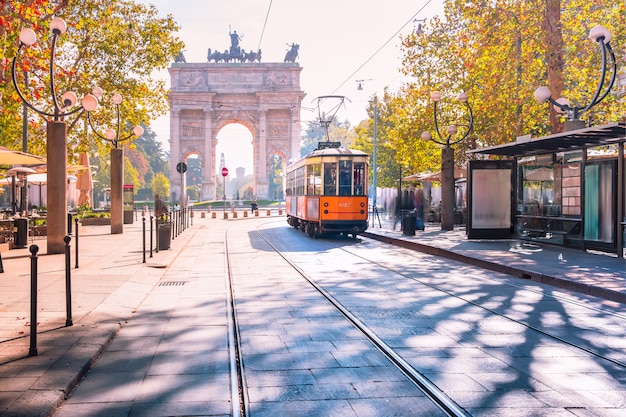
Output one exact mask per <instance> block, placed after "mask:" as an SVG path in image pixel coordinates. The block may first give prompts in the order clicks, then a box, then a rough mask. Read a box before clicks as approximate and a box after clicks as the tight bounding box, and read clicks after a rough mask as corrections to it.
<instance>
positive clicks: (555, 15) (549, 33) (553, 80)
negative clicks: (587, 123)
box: [543, 0, 564, 134]
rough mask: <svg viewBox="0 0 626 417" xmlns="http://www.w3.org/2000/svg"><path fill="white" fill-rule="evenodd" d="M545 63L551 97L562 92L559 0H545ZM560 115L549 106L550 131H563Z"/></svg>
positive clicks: (558, 95)
mask: <svg viewBox="0 0 626 417" xmlns="http://www.w3.org/2000/svg"><path fill="white" fill-rule="evenodd" d="M543 26H544V34H545V38H544V43H545V48H546V63H547V65H548V87H549V88H550V93H551V94H552V98H553V99H555V100H556V99H558V98H560V97H561V96H562V94H563V87H564V81H563V33H562V31H561V0H547V1H546V14H545V20H544V23H543ZM559 118H560V115H559V114H558V113H557V112H556V111H555V110H554V106H550V126H551V127H552V129H551V130H552V133H553V134H554V133H560V132H562V131H563V124H562V123H561V122H560V121H559Z"/></svg>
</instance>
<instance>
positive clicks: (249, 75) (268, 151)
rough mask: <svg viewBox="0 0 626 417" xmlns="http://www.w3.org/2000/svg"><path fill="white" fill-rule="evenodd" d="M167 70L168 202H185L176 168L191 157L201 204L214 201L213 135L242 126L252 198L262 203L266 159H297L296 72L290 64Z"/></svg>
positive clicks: (181, 178)
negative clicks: (195, 160)
mask: <svg viewBox="0 0 626 417" xmlns="http://www.w3.org/2000/svg"><path fill="white" fill-rule="evenodd" d="M168 70H169V73H170V77H171V90H170V94H169V103H170V183H171V197H172V201H182V200H183V199H184V197H185V194H184V190H185V186H186V184H185V175H181V174H180V173H179V172H177V169H176V167H177V165H178V163H179V162H186V160H187V158H188V157H189V156H191V155H198V157H199V158H200V161H201V166H202V189H201V198H202V199H203V200H210V199H219V198H220V196H216V184H217V181H222V177H221V174H220V173H218V172H217V170H218V169H219V167H216V162H215V161H216V158H215V147H216V145H217V134H218V132H219V131H220V129H222V128H223V127H224V126H226V125H228V124H231V123H239V124H242V125H244V126H246V127H247V128H248V129H249V130H250V133H251V134H252V145H253V152H254V157H253V165H254V166H253V171H254V172H253V176H254V190H253V191H254V195H255V197H257V198H267V197H268V188H269V172H268V161H269V158H270V156H271V155H279V156H280V157H281V158H282V160H283V163H285V162H286V161H288V160H289V159H297V158H298V157H299V156H300V109H301V103H302V100H303V98H304V96H305V94H304V93H303V92H302V91H301V90H300V72H301V71H302V68H301V67H300V66H299V65H298V64H297V63H293V62H286V63H260V62H234V63H228V62H223V63H222V62H220V63H213V62H207V63H186V62H176V63H174V64H172V65H171V67H170V68H169V69H168ZM235 168H236V167H232V168H230V175H233V174H234V171H235ZM181 191H183V193H182V194H181Z"/></svg>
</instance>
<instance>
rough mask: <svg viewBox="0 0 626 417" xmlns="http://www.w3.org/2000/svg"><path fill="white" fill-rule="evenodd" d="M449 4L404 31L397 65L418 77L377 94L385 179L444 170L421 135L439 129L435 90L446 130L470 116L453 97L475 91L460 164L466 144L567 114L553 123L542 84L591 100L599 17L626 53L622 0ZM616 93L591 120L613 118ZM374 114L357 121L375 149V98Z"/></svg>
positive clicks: (366, 144) (537, 130) (364, 145)
mask: <svg viewBox="0 0 626 417" xmlns="http://www.w3.org/2000/svg"><path fill="white" fill-rule="evenodd" d="M444 13H445V14H444V16H443V17H439V16H435V17H433V18H432V19H429V20H428V21H427V22H426V23H425V24H423V26H422V28H423V33H417V32H413V33H410V34H408V35H406V36H403V37H402V54H403V60H402V66H401V68H400V71H401V72H402V73H403V74H405V75H409V76H411V80H412V81H411V82H408V83H406V84H404V85H403V86H402V87H401V88H400V89H399V90H398V91H397V92H396V93H390V92H388V91H385V94H384V96H383V97H382V98H379V100H378V112H377V113H378V129H377V165H378V170H377V177H378V184H379V185H380V186H391V184H393V183H394V182H395V181H396V180H397V178H398V177H399V175H398V174H399V173H398V172H396V171H395V170H399V169H402V172H403V174H402V175H403V176H404V175H406V174H412V173H419V172H427V171H433V172H434V171H438V170H439V169H440V166H441V159H440V158H441V151H440V149H439V148H438V147H437V144H435V143H434V142H432V141H429V142H424V141H422V140H421V139H420V137H421V133H422V132H423V131H429V132H431V133H432V134H433V135H436V133H435V123H434V115H433V102H432V101H431V100H430V93H431V92H432V91H435V90H437V91H440V92H441V93H442V96H443V98H442V101H441V102H440V103H439V106H438V122H439V126H440V129H441V131H442V132H443V133H445V129H446V127H447V126H448V125H449V124H451V123H455V124H466V123H467V120H468V117H467V111H466V109H465V107H464V106H462V105H460V104H459V103H458V102H455V100H454V98H455V96H456V95H457V94H458V93H459V92H461V91H465V92H467V93H468V94H469V96H470V100H469V102H470V104H471V106H472V108H473V113H474V130H473V133H472V134H471V135H470V136H469V138H468V140H466V141H464V142H462V143H458V144H456V145H455V151H456V152H455V158H456V159H457V163H458V164H461V165H462V164H464V163H465V162H466V160H467V159H468V154H467V153H466V151H467V150H468V149H473V148H476V147H483V146H491V145H498V144H503V143H509V142H511V141H513V140H515V138H516V137H517V136H520V135H525V134H532V135H533V136H541V135H545V134H549V133H551V132H552V131H559V129H560V123H561V122H562V121H563V119H562V116H559V117H558V118H556V119H555V120H556V121H554V120H553V121H552V122H551V120H550V113H551V110H550V107H551V106H547V105H545V104H540V103H537V102H536V100H535V99H534V97H533V93H534V90H535V89H536V88H537V87H538V86H541V85H546V84H547V85H549V86H550V88H551V89H552V92H553V96H554V97H555V98H558V97H560V96H561V95H562V96H564V97H568V98H569V99H570V102H572V104H574V105H581V104H582V105H584V104H585V103H588V102H589V99H590V97H591V96H592V95H593V94H594V93H595V90H596V86H597V83H598V81H599V78H600V73H599V69H600V67H601V61H600V57H599V46H598V45H597V44H594V42H593V41H591V40H589V39H587V35H588V33H589V30H590V29H591V28H592V27H593V26H595V25H597V24H603V25H604V26H606V27H607V29H609V31H610V32H611V33H612V34H613V39H614V41H612V42H611V44H612V46H613V48H614V49H615V54H616V56H617V57H618V59H619V57H620V56H623V55H624V53H625V52H626V48H624V43H622V44H621V45H620V43H619V40H621V39H624V38H625V37H626V33H625V31H626V5H625V4H624V3H623V2H621V1H616V0H609V1H599V0H595V1H582V0H568V1H565V0H562V1H560V2H559V1H556V0H550V1H549V2H547V3H546V2H543V1H539V0H530V1H526V0H515V1H509V0H495V1H489V2H488V1H482V0H473V1H466V0H447V1H445V6H444ZM548 24H550V25H552V26H551V31H549V30H548V28H547V25H548ZM560 36H562V38H563V42H562V44H560V41H559V37H560ZM559 45H562V46H559ZM559 52H560V53H561V54H562V55H563V59H562V60H561V59H560V58H559V57H558V53H559ZM558 71H562V75H559V73H558ZM549 74H551V75H549ZM559 79H562V80H563V87H562V88H560V87H559V83H560V81H559ZM613 92H614V93H616V94H610V95H609V96H608V97H607V98H606V99H605V100H604V101H603V102H602V103H601V104H600V105H599V106H596V107H594V108H593V109H592V111H591V112H589V114H588V115H587V116H586V117H589V118H591V119H592V120H593V122H594V124H602V123H606V122H611V121H617V120H618V119H619V118H620V117H621V116H622V115H623V114H624V113H625V112H626V110H625V109H626V105H625V104H624V100H623V96H624V91H623V90H622V91H618V90H617V89H614V91H613ZM620 99H621V101H620ZM368 116H369V117H368V120H367V121H366V123H361V124H359V126H357V127H356V128H355V129H354V132H355V134H356V137H357V141H356V145H355V146H356V147H357V148H359V149H362V150H364V151H366V152H368V153H369V154H370V155H372V154H373V140H372V139H373V117H374V112H373V109H372V103H371V102H370V104H369V105H368ZM370 162H371V161H370Z"/></svg>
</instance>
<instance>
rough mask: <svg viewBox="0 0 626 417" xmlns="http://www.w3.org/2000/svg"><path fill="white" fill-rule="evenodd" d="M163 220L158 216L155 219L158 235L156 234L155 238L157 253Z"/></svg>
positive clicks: (157, 251)
mask: <svg viewBox="0 0 626 417" xmlns="http://www.w3.org/2000/svg"><path fill="white" fill-rule="evenodd" d="M162 221H163V220H160V219H159V218H158V217H157V218H156V220H155V227H154V228H155V229H156V235H155V239H154V240H155V242H156V245H155V250H156V253H159V235H160V229H161V225H160V223H161V222H162Z"/></svg>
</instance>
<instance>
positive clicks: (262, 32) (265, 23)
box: [256, 0, 273, 52]
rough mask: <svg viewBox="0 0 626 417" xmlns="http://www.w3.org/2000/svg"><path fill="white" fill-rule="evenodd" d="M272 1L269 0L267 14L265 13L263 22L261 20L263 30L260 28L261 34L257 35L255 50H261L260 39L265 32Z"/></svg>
mask: <svg viewBox="0 0 626 417" xmlns="http://www.w3.org/2000/svg"><path fill="white" fill-rule="evenodd" d="M272 1H273V0H270V4H269V6H267V14H266V15H265V22H263V30H261V36H260V37H259V46H258V47H257V48H256V50H257V52H258V51H260V50H261V41H262V40H263V35H264V34H265V28H266V27H267V20H268V19H269V17H270V10H272Z"/></svg>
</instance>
